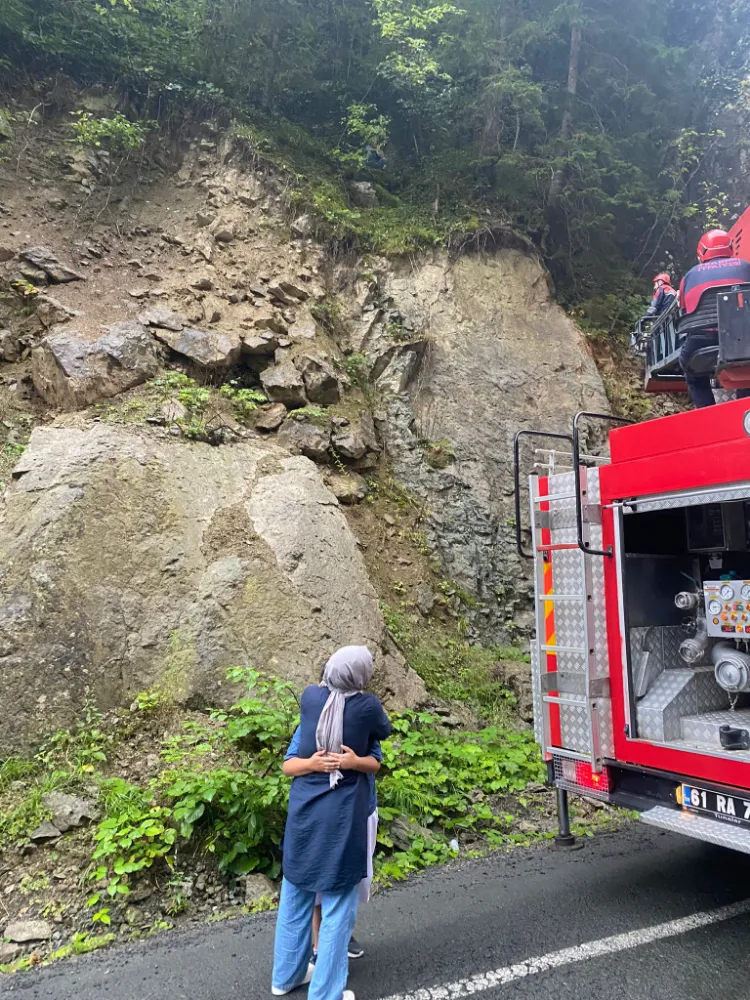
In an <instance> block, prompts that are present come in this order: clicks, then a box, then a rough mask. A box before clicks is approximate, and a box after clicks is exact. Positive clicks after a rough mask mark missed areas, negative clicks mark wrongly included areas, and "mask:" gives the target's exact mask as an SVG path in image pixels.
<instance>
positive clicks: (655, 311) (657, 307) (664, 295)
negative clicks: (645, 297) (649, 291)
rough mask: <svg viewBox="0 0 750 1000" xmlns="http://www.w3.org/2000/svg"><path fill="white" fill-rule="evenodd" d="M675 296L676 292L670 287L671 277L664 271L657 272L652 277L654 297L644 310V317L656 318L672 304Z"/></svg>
mask: <svg viewBox="0 0 750 1000" xmlns="http://www.w3.org/2000/svg"><path fill="white" fill-rule="evenodd" d="M676 296H677V292H676V291H675V290H674V288H672V279H671V278H670V277H669V275H668V274H667V272H666V271H662V273H661V274H657V275H656V277H655V278H654V297H653V298H652V299H651V305H650V306H649V307H648V309H647V310H646V312H645V314H644V316H643V318H644V319H656V317H657V316H661V314H662V313H664V312H666V311H667V309H669V307H670V306H671V305H672V303H673V302H674V300H675V297H676Z"/></svg>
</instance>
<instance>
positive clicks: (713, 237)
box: [698, 229, 732, 264]
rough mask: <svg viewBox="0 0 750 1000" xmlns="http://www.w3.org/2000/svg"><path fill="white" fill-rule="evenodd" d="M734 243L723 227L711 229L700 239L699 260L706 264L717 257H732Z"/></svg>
mask: <svg viewBox="0 0 750 1000" xmlns="http://www.w3.org/2000/svg"><path fill="white" fill-rule="evenodd" d="M731 256H732V243H731V241H730V239H729V233H726V232H724V230H723V229H709V231H708V232H707V233H704V234H703V236H701V238H700V240H699V241H698V260H699V261H700V262H701V264H705V262H706V261H707V260H713V259H714V258H715V257H731Z"/></svg>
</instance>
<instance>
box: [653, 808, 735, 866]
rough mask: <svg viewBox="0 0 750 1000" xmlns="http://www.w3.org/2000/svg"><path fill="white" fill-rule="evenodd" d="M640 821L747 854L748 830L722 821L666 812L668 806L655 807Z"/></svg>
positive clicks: (680, 812) (674, 810) (673, 810)
mask: <svg viewBox="0 0 750 1000" xmlns="http://www.w3.org/2000/svg"><path fill="white" fill-rule="evenodd" d="M640 820H641V823H645V824H646V825H647V826H656V827H659V829H660V830H668V831H669V832H670V833H682V834H684V835H685V836H686V837H693V838H694V839H695V840H703V841H705V842H706V843H708V844H718V845H719V847H729V848H730V849H731V850H733V851H741V852H742V853H743V854H750V830H745V829H743V828H742V827H741V826H735V825H734V824H732V823H722V822H721V820H717V819H707V818H706V817H704V816H697V815H695V813H690V812H683V811H682V810H679V809H669V808H668V807H667V806H656V807H655V808H654V809H649V810H647V811H646V812H643V813H641V815H640Z"/></svg>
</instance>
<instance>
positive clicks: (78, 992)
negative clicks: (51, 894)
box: [0, 824, 750, 1000]
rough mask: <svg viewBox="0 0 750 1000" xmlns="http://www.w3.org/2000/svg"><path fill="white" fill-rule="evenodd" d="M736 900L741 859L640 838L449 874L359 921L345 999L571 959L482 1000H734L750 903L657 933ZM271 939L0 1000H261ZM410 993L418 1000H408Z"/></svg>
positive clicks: (629, 835) (34, 985) (31, 987)
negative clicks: (361, 950) (358, 950)
mask: <svg viewBox="0 0 750 1000" xmlns="http://www.w3.org/2000/svg"><path fill="white" fill-rule="evenodd" d="M742 900H749V901H750V857H745V856H744V855H739V854H734V853H732V852H729V851H725V850H723V849H721V848H716V847H711V846H709V845H704V844H701V843H698V842H695V841H690V840H687V839H684V838H679V837H676V836H672V835H668V834H662V833H659V832H657V831H654V830H650V829H647V828H645V827H642V826H639V825H637V824H636V825H635V826H634V827H633V828H628V829H626V830H623V831H620V832H619V833H616V834H609V835H604V836H601V837H599V838H597V839H595V840H593V841H588V842H586V844H585V846H584V847H583V848H582V849H581V850H579V851H575V852H571V853H561V852H558V851H556V850H555V849H554V848H552V847H551V846H544V847H541V848H535V849H529V850H526V849H519V850H516V851H515V852H514V853H512V854H511V855H509V856H495V857H493V858H491V859H487V860H481V861H471V862H464V863H460V862H458V863H456V864H454V865H453V866H451V867H450V868H443V869H440V870H436V871H433V872H431V873H430V874H428V875H425V876H423V877H421V878H417V879H414V880H412V881H411V882H409V883H408V884H405V885H402V886H399V887H397V888H394V889H391V890H389V891H387V892H383V893H380V894H378V895H377V896H376V897H375V898H374V899H373V901H372V902H371V903H370V904H369V905H368V906H363V907H362V909H361V911H360V918H359V920H358V924H357V936H358V937H359V939H360V940H361V941H362V943H363V944H364V945H365V947H366V949H367V954H366V956H365V957H364V958H362V959H361V960H359V961H356V962H352V963H351V972H350V979H349V986H350V988H351V989H353V990H354V991H355V992H356V995H357V1000H381V998H386V997H388V998H392V997H393V995H394V994H401V995H404V994H406V997H405V1000H435V998H440V997H441V994H440V992H436V991H435V989H434V988H435V987H440V986H443V985H448V984H453V987H452V989H451V990H446V992H445V994H444V995H445V997H446V998H447V997H449V996H453V995H455V990H456V988H457V986H456V981H457V980H461V979H465V978H467V977H471V976H475V975H478V974H484V973H487V972H489V971H491V970H498V969H500V970H503V969H507V967H509V966H518V963H525V962H527V960H529V959H532V958H534V957H535V956H546V955H549V954H550V953H557V952H560V951H561V950H565V951H563V956H569V955H573V956H575V957H574V958H572V959H571V960H570V961H568V960H567V958H564V957H563V958H558V959H555V958H554V957H553V959H552V960H551V963H547V965H549V964H551V965H552V966H554V965H555V962H560V963H561V964H560V965H559V966H558V967H552V968H549V967H546V966H545V963H541V970H542V971H539V968H540V965H539V963H537V964H535V963H533V962H532V963H530V965H528V966H527V965H521V966H520V968H521V969H522V970H526V969H529V970H530V971H531V973H532V974H528V975H527V974H525V972H523V971H522V972H521V973H519V974H516V973H514V972H513V971H512V970H511V972H510V973H508V975H509V976H510V978H511V980H512V981H509V982H505V983H504V984H503V985H496V983H497V981H498V980H497V978H496V979H495V980H493V979H492V978H490V980H485V981H484V984H483V985H481V987H480V988H481V990H482V991H483V992H482V996H483V997H484V998H485V1000H505V998H506V997H514V998H515V997H533V998H534V1000H552V998H554V1000H566V998H568V997H570V998H575V1000H612V998H618V1000H619V998H620V997H621V996H622V997H623V998H625V997H626V998H627V1000H714V998H716V1000H719V998H721V1000H727V998H729V1000H734V998H735V997H737V998H744V997H747V996H748V995H750V983H749V982H748V980H749V979H750V974H749V973H748V950H749V942H750V903H748V907H747V912H744V913H740V914H739V915H737V916H734V917H732V918H731V919H722V920H721V921H720V922H716V923H712V924H710V925H708V926H702V927H698V928H697V929H692V927H693V924H691V922H690V921H684V922H683V923H678V924H676V925H674V924H671V923H668V922H673V921H679V920H680V919H681V918H690V917H694V916H695V915H696V914H697V915H699V916H698V918H696V922H697V923H700V922H701V921H704V922H708V921H710V920H713V919H716V917H715V913H716V911H717V910H718V911H719V913H720V914H721V913H723V911H721V909H720V908H722V907H726V906H727V905H728V904H733V903H736V902H738V901H742ZM730 912H731V911H730ZM706 914H708V916H706ZM712 914H714V915H713V916H712ZM273 923H274V916H273V914H263V915H259V916H256V917H248V918H245V919H242V920H237V921H233V922H231V923H228V924H216V925H213V926H207V927H204V928H201V929H200V930H195V931H189V932H185V933H180V934H178V933H172V934H165V935H163V936H161V937H158V938H154V939H153V940H151V941H150V942H146V943H144V944H140V945H137V946H135V945H134V946H124V947H121V948H114V949H110V950H108V951H106V952H103V953H99V954H93V955H90V956H86V957H83V958H80V959H73V960H70V961H68V962H66V963H62V964H60V965H57V966H51V967H49V968H48V969H43V970H41V971H40V972H34V973H26V974H22V975H18V976H15V977H13V978H12V979H8V980H4V981H3V982H2V983H1V984H0V992H3V993H4V992H8V993H10V992H12V993H13V996H14V997H15V996H17V997H18V998H19V1000H32V998H33V1000H106V998H109V1000H261V998H263V1000H268V998H269V997H270V989H269V982H270V955H271V947H272V938H273ZM661 925H666V926H667V927H668V928H671V929H670V930H669V931H668V932H667V931H664V932H662V930H660V926H661ZM644 928H651V929H654V928H656V929H655V930H652V931H651V932H650V933H651V937H652V938H653V937H656V939H655V940H650V941H649V940H646V941H645V943H641V937H639V936H638V935H637V934H636V935H634V934H631V933H630V932H637V931H641V930H642V929H644ZM683 928H684V929H683ZM614 935H617V936H623V937H622V940H623V941H624V942H626V943H625V944H624V945H623V948H622V949H620V946H619V944H617V942H620V940H621V938H620V937H617V938H616V939H615V941H616V945H612V946H611V948H612V953H609V954H597V949H599V950H600V951H601V947H602V946H601V942H602V939H606V938H610V937H612V936H614ZM665 935H666V936H665ZM645 937H646V938H647V937H648V935H646V936H645ZM592 943H593V944H592ZM578 946H582V947H581V948H579V947H578ZM604 947H605V949H606V947H609V946H606V945H605V946H604ZM563 963H564V964H563ZM517 971H518V969H516V972H517ZM501 978H502V976H501ZM458 988H459V990H460V989H461V987H460V986H459V987H458ZM420 989H429V990H430V992H429V993H427V992H425V993H424V994H422V995H421V996H420V995H417V996H416V997H415V996H414V993H415V991H417V990H420ZM293 996H299V997H300V1000H304V996H305V993H304V991H300V992H299V993H298V994H294V995H293Z"/></svg>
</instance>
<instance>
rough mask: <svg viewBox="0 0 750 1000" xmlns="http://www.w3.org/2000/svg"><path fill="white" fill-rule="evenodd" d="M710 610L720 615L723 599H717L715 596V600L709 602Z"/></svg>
mask: <svg viewBox="0 0 750 1000" xmlns="http://www.w3.org/2000/svg"><path fill="white" fill-rule="evenodd" d="M708 610H709V613H710V614H712V615H718V613H719V612H720V611H721V601H717V600H716V599H715V598H714V600H713V601H709V602H708Z"/></svg>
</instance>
